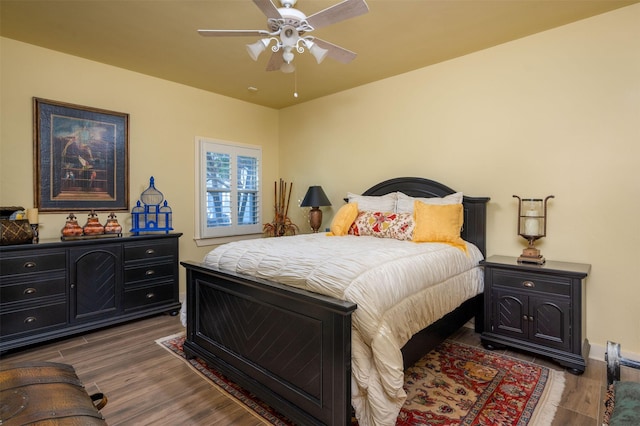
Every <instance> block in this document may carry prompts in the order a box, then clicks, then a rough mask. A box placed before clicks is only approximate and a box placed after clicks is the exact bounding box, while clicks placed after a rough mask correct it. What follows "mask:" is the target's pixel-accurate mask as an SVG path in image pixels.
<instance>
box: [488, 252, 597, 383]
mask: <svg viewBox="0 0 640 426" xmlns="http://www.w3.org/2000/svg"><path fill="white" fill-rule="evenodd" d="M481 264H482V265H484V268H485V269H484V271H485V272H484V274H485V275H484V276H485V282H484V332H483V333H482V343H483V344H484V345H485V346H486V347H487V348H489V349H491V348H495V347H502V346H510V347H513V348H517V349H522V350H526V351H529V352H533V353H537V354H540V355H544V356H548V357H550V358H552V359H553V360H555V361H556V362H558V363H559V364H561V365H562V366H564V367H567V368H569V371H570V372H572V373H574V374H582V373H583V372H584V370H585V368H586V366H587V362H586V360H587V357H588V355H589V341H588V340H587V338H586V332H585V304H586V303H585V302H586V292H585V290H586V288H585V287H586V277H587V275H588V274H589V271H590V269H591V265H587V264H582V263H568V262H554V261H547V262H546V263H545V264H544V265H532V264H525V263H518V259H517V258H516V257H507V256H491V257H489V258H488V259H486V260H485V261H482V262H481Z"/></svg>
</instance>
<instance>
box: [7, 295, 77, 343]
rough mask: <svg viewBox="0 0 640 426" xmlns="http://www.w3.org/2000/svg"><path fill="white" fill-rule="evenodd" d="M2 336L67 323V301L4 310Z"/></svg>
mask: <svg viewBox="0 0 640 426" xmlns="http://www.w3.org/2000/svg"><path fill="white" fill-rule="evenodd" d="M0 323H2V328H1V329H0V330H2V337H3V338H4V337H6V336H9V335H12V334H17V333H26V332H30V331H35V330H39V329H42V328H45V327H52V326H56V325H64V324H66V323H67V303H66V302H65V301H62V302H60V303H54V304H50V305H43V306H38V307H37V308H29V309H21V310H17V311H9V312H3V313H2V315H0Z"/></svg>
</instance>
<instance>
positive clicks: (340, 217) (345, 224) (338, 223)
mask: <svg viewBox="0 0 640 426" xmlns="http://www.w3.org/2000/svg"><path fill="white" fill-rule="evenodd" d="M357 216H358V203H347V204H345V205H343V206H342V207H340V210H338V213H336V215H335V216H334V217H333V220H332V221H331V228H329V229H330V230H331V232H329V233H328V234H327V235H328V236H330V237H331V236H334V235H335V236H340V235H347V232H349V227H351V224H352V223H353V221H354V220H356V217H357Z"/></svg>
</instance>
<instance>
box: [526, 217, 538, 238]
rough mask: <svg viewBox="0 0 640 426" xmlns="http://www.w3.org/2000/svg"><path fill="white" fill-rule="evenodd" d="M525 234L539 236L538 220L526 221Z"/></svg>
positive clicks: (529, 219)
mask: <svg viewBox="0 0 640 426" xmlns="http://www.w3.org/2000/svg"><path fill="white" fill-rule="evenodd" d="M524 234H525V235H529V236H535V235H539V226H538V219H534V218H527V219H525V221H524Z"/></svg>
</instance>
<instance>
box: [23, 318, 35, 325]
mask: <svg viewBox="0 0 640 426" xmlns="http://www.w3.org/2000/svg"><path fill="white" fill-rule="evenodd" d="M34 322H36V317H26V318H25V319H24V323H25V324H31V323H34Z"/></svg>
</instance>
